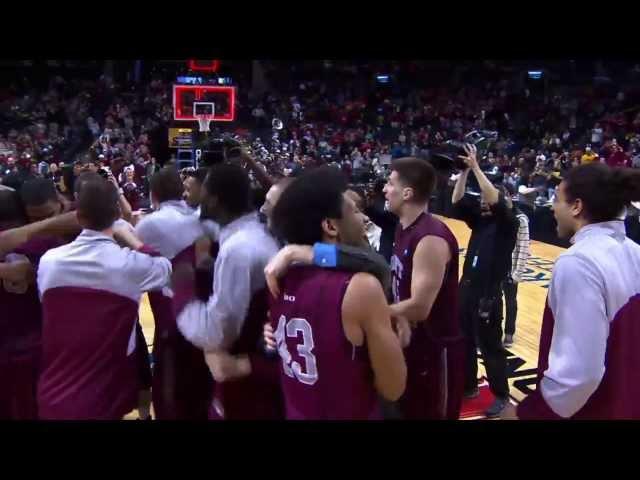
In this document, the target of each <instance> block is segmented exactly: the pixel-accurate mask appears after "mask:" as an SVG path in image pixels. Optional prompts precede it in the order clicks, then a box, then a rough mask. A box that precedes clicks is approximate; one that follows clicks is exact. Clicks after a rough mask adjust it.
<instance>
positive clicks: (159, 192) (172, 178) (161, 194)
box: [149, 167, 184, 203]
mask: <svg viewBox="0 0 640 480" xmlns="http://www.w3.org/2000/svg"><path fill="white" fill-rule="evenodd" d="M149 189H150V190H151V193H152V194H153V198H154V199H155V200H156V201H157V202H159V203H162V202H167V201H169V200H182V194H183V192H184V186H183V185H182V179H181V178H180V174H179V173H178V171H177V170H176V169H175V168H171V167H165V168H163V169H161V170H160V171H159V172H158V173H156V174H154V175H153V176H152V177H151V181H150V182H149Z"/></svg>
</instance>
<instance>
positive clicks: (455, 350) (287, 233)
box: [0, 149, 637, 420]
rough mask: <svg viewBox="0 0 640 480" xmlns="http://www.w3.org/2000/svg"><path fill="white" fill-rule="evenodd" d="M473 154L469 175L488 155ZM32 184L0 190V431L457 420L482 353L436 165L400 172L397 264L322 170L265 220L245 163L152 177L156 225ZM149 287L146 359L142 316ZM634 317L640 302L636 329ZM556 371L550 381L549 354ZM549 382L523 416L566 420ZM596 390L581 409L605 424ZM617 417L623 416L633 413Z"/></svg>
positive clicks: (292, 187)
mask: <svg viewBox="0 0 640 480" xmlns="http://www.w3.org/2000/svg"><path fill="white" fill-rule="evenodd" d="M464 161H465V162H466V163H467V165H468V166H470V167H473V165H475V163H476V161H475V151H473V150H471V149H469V150H467V156H466V157H464ZM625 181H627V180H625ZM29 182H34V181H33V180H32V181H28V182H26V183H25V185H23V187H22V189H21V191H20V192H19V193H18V192H16V191H13V190H11V189H3V190H0V229H1V230H2V233H0V256H2V257H3V259H4V261H3V262H2V263H0V275H1V277H2V280H3V286H2V288H0V301H1V302H2V309H3V312H4V313H3V314H2V322H0V328H2V332H3V333H2V337H1V338H0V342H1V343H0V348H1V350H0V352H2V354H3V358H2V359H1V362H2V363H1V364H0V367H1V368H0V378H1V380H0V381H1V382H2V384H3V386H7V388H2V389H0V417H1V418H14V419H30V418H31V419H33V418H39V419H52V420H62V419H77V420H80V419H102V420H119V419H122V418H123V417H124V416H126V415H127V414H128V413H129V412H131V411H132V410H135V409H138V410H139V411H140V412H141V417H142V418H147V417H148V416H149V413H148V412H149V406H150V402H151V403H152V404H153V411H154V415H155V418H156V419H160V420H198V419H220V420H252V419H292V420H294V419H295V420H330V419H355V420H369V419H384V418H403V419H457V418H459V414H460V409H461V405H462V399H463V395H464V394H465V387H467V389H468V383H469V379H468V378H465V373H466V370H467V368H466V367H465V365H466V361H465V356H466V355H468V354H469V345H470V343H469V341H468V339H466V338H465V335H464V333H463V329H462V328H461V320H460V318H461V312H459V311H458V309H459V307H458V304H459V299H458V290H459V285H458V271H459V268H458V252H459V250H458V243H457V241H456V238H455V237H454V235H453V234H452V232H451V231H450V230H449V228H448V227H447V226H446V225H445V224H444V223H443V222H442V221H441V220H439V219H438V218H436V217H434V216H433V215H431V214H430V213H429V209H428V206H429V199H430V197H431V194H432V192H433V190H434V187H435V184H436V174H435V171H434V169H433V167H432V166H431V165H430V164H429V163H428V162H426V161H424V160H421V159H417V158H413V157H408V158H400V159H396V160H394V162H393V163H392V168H391V174H390V176H389V178H388V181H387V184H386V186H385V187H384V193H385V196H386V200H387V202H388V209H389V211H391V212H392V213H394V214H395V215H397V217H398V219H399V225H398V227H397V230H396V234H395V241H394V246H393V255H392V258H391V265H390V267H389V266H388V265H387V263H386V261H385V260H384V259H383V258H382V257H380V256H379V255H378V254H377V253H376V252H375V251H374V250H373V249H372V247H371V246H370V244H369V239H368V237H367V230H366V228H365V226H366V224H367V222H368V219H367V218H366V216H365V214H364V213H363V211H362V208H361V207H360V205H361V202H362V198H361V196H360V194H359V193H358V192H357V191H356V190H353V189H350V187H349V185H348V184H347V181H346V179H345V177H344V176H343V174H342V173H341V172H340V171H339V170H336V169H333V168H332V167H329V166H326V167H318V168H314V169H310V170H308V171H305V172H303V173H302V174H301V175H300V176H299V177H296V178H294V179H291V178H284V179H281V180H279V181H273V180H272V179H267V182H268V183H267V184H266V186H267V187H269V190H268V193H267V196H266V201H265V203H264V205H263V207H262V208H261V209H260V211H259V212H258V211H255V210H254V208H253V205H252V192H251V183H250V178H249V175H248V174H247V172H246V170H245V169H244V168H243V167H242V166H240V165H237V164H232V163H224V164H216V165H214V166H212V167H211V168H209V169H208V170H204V169H200V170H198V171H197V172H195V173H194V174H193V175H191V176H189V177H188V178H187V179H183V178H181V176H180V174H179V173H178V171H177V170H176V169H175V168H171V167H166V168H164V169H162V170H161V171H160V172H158V173H156V174H155V175H154V176H153V177H152V178H151V180H150V192H151V202H152V205H153V212H152V213H150V214H148V215H146V216H144V217H143V218H142V219H140V220H139V221H138V222H137V223H136V224H135V226H133V225H132V224H131V223H129V222H128V221H127V219H126V218H122V217H123V208H122V207H121V205H122V200H121V192H120V193H119V192H118V190H117V188H115V187H114V185H113V184H112V183H111V182H109V181H108V180H106V179H105V178H103V177H102V176H100V175H98V174H96V173H91V172H88V173H83V174H82V175H81V176H80V177H78V179H77V181H76V184H75V201H74V202H73V204H72V205H67V206H66V207H65V206H63V205H61V204H60V202H59V199H58V197H57V195H56V192H55V189H53V186H52V185H51V184H47V185H45V183H46V182H45V183H43V182H40V183H37V184H33V185H30V184H29ZM38 182H39V181H38ZM628 182H630V181H628ZM629 185H630V183H629ZM634 185H635V184H634ZM481 186H482V185H481ZM634 188H635V187H634ZM628 190H629V191H631V187H629V188H628ZM630 195H637V192H636V191H635V190H634V191H633V193H630ZM634 198H635V197H634ZM626 200H627V199H626V198H621V201H626ZM482 201H483V205H484V204H485V203H486V204H487V206H486V209H487V211H489V210H491V209H497V208H498V207H496V205H497V204H498V203H499V202H504V198H503V196H502V195H499V193H498V191H497V190H495V189H493V187H492V186H490V185H489V184H488V182H487V186H486V191H485V190H483V199H482ZM587 206H588V205H587ZM65 210H68V211H67V212H65ZM567 215H568V216H569V215H571V214H569V213H567ZM576 215H577V214H576ZM129 218H130V217H129ZM567 218H568V217H567ZM610 248H614V247H610ZM624 249H625V250H624V251H625V252H626V254H627V255H628V256H630V258H631V257H633V255H636V254H637V252H636V250H635V247H630V246H629V245H628V244H626V243H625V244H624ZM633 258H635V257H633ZM634 261H636V263H637V259H636V260H634ZM627 280H628V281H631V279H627ZM585 288H586V287H585ZM553 292H554V290H553V287H552V291H551V292H550V293H551V294H553ZM145 293H148V298H149V303H150V306H151V310H152V313H153V319H154V323H155V330H154V338H153V366H151V364H150V359H149V355H148V352H147V348H146V342H145V339H144V335H143V334H142V329H141V328H140V325H139V318H138V315H139V311H140V301H141V298H142V295H143V294H145ZM636 298H637V296H636ZM551 300H552V303H551V307H552V308H555V305H556V304H557V302H558V300H556V299H555V298H553V297H552V298H551ZM616 305H617V306H618V307H620V308H622V306H621V305H624V302H622V303H620V302H618V303H617V304H616ZM635 311H637V302H636V303H634V304H633V305H632V307H627V308H626V310H625V312H626V313H625V315H626V316H625V318H626V321H627V322H628V321H630V320H631V318H632V317H633V312H635ZM562 314H563V313H562V312H556V318H555V321H556V324H559V322H561V315H562ZM551 328H553V327H551ZM629 328H631V327H629ZM544 333H545V332H543V334H544ZM560 333H562V332H560ZM546 335H547V336H548V335H551V333H550V332H546ZM554 335H555V333H554ZM545 338H547V337H545ZM556 338H557V337H556ZM547 340H548V338H547ZM472 341H473V342H475V339H473V340H472ZM545 341H546V340H545ZM558 342H559V341H557V342H556V343H558ZM605 343H606V337H605ZM472 345H475V343H473V344H472ZM562 347H563V345H559V344H553V343H551V345H550V347H549V345H546V347H545V348H547V355H548V353H549V352H548V350H549V348H551V351H552V352H555V353H556V355H557V354H559V353H558V352H559V351H560V350H559V349H560V348H562ZM585 348H586V347H585ZM472 349H473V350H475V347H472ZM554 349H555V350H554ZM625 352H626V353H625V355H627V357H628V355H631V356H632V357H628V358H630V359H631V360H630V361H631V362H632V363H633V362H635V359H636V358H637V354H634V353H633V352H632V351H631V350H629V351H628V352H627V351H626V350H625ZM473 353H475V352H473ZM601 353H602V352H601ZM564 354H566V352H563V355H564ZM602 354H603V355H604V353H602ZM569 355H570V354H569ZM564 358H567V357H564ZM616 358H617V357H616ZM621 358H622V357H621ZM474 361H475V358H474ZM544 361H545V362H547V363H548V364H549V365H551V368H550V370H553V368H557V367H554V365H552V364H553V361H554V357H553V355H552V356H550V357H549V358H548V359H545V360H544ZM612 365H613V366H614V367H615V368H618V369H619V370H616V371H612V372H609V371H607V372H604V371H603V372H602V375H601V376H600V379H602V378H603V376H604V381H605V382H606V389H608V390H606V391H604V392H601V393H600V395H599V397H598V398H597V399H596V400H595V402H598V401H600V402H601V403H602V401H603V400H602V398H604V399H605V400H607V401H609V403H607V402H604V403H605V407H604V408H605V409H606V408H610V407H608V406H606V405H609V404H610V400H611V398H610V396H611V395H619V394H620V393H619V390H617V389H616V385H618V383H616V381H617V379H619V378H622V379H624V378H625V377H624V376H623V375H622V374H621V372H622V368H623V364H622V363H612ZM634 365H637V364H634ZM594 368H595V367H594ZM546 371H547V366H545V368H543V369H542V370H541V371H540V375H541V379H542V387H543V389H541V391H540V392H536V394H537V397H536V398H533V396H532V398H530V399H528V402H527V401H525V409H524V410H522V414H529V415H530V416H531V415H533V414H532V413H531V412H532V411H539V412H543V413H544V412H546V411H545V410H544V408H546V409H547V410H549V409H550V407H549V406H548V405H551V410H553V411H555V412H556V413H558V411H557V409H556V408H554V406H555V405H557V403H554V402H557V401H558V398H560V401H562V398H561V397H562V395H563V392H562V391H561V390H562V388H565V389H566V388H568V387H566V385H569V384H570V383H571V378H570V377H571V375H572V374H575V369H574V370H573V371H572V372H568V373H567V372H565V371H560V374H558V375H556V376H555V377H554V378H552V379H551V380H549V379H548V378H547V377H544V374H545V372H546ZM562 375H564V378H563V379H561V377H562ZM474 376H475V373H474ZM612 377H613V378H614V379H612ZM474 380H475V379H474ZM545 380H546V383H545ZM553 382H555V383H553ZM474 383H475V382H474ZM465 384H467V385H465ZM598 384H599V383H598ZM598 384H596V385H595V388H598ZM472 387H475V385H472ZM545 388H546V390H545ZM594 390H595V389H594ZM549 391H552V392H553V395H555V397H554V396H553V395H549V394H548V392H549ZM149 392H150V398H149ZM591 393H593V391H592V392H591ZM591 393H589V395H591ZM589 395H587V396H586V397H585V398H584V401H583V400H580V401H578V402H577V403H580V402H582V405H584V402H586V403H587V406H590V408H591V410H590V411H591V412H594V413H593V414H594V415H596V416H598V415H602V412H603V410H602V409H600V410H598V408H600V407H599V404H596V406H595V407H594V403H593V401H592V400H593V399H592V398H589ZM607 395H610V396H607ZM635 395H636V393H633V398H636V397H635ZM594 396H597V395H594ZM572 398H575V395H574V396H573V397H572ZM549 399H551V400H549ZM545 401H546V402H547V403H545ZM534 402H535V403H534ZM589 402H591V403H589ZM532 405H535V409H534V407H532ZM617 405H618V406H617V407H616V408H619V411H618V412H616V414H619V415H621V416H623V417H624V416H632V415H634V413H633V412H635V411H636V410H633V412H632V410H629V408H631V409H634V408H637V407H633V406H632V403H629V404H628V405H629V406H627V404H626V403H624V402H623V403H620V402H618V404H617ZM502 409H504V405H503V406H502V407H501V410H502ZM507 410H508V409H507ZM561 410H562V409H561ZM575 412H576V410H575V409H572V408H568V409H564V410H563V411H562V412H561V413H563V414H564V415H561V416H563V417H569V416H571V415H573V414H574V413H575ZM512 413H513V412H512ZM609 413H610V412H609ZM558 414H560V413H558ZM513 415H514V416H515V413H513ZM541 415H543V414H542V413H541ZM533 416H535V415H533ZM543 416H544V415H543Z"/></svg>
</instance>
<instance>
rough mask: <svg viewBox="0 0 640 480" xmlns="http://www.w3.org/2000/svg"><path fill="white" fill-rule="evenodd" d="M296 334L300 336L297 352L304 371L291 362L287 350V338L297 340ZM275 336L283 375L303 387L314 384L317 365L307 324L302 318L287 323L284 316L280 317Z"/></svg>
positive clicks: (296, 363) (293, 361) (298, 364)
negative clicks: (303, 385)
mask: <svg viewBox="0 0 640 480" xmlns="http://www.w3.org/2000/svg"><path fill="white" fill-rule="evenodd" d="M298 333H301V334H302V343H298V344H297V351H298V355H300V357H302V358H303V359H304V364H305V365H304V369H303V368H302V365H300V363H298V362H296V361H295V360H293V358H292V357H291V353H289V349H288V348H287V337H288V338H295V339H297V338H298ZM275 334H276V343H277V345H278V353H279V354H280V357H281V358H282V368H283V369H284V373H285V374H286V375H288V376H289V377H291V378H296V379H297V380H298V381H299V382H302V383H304V384H305V385H313V384H315V383H316V382H317V381H318V365H317V363H316V356H315V355H314V354H313V347H314V343H313V332H312V330H311V325H310V324H309V322H307V321H306V320H305V319H304V318H292V319H291V320H289V321H287V319H286V318H285V316H284V315H280V319H279V320H278V328H277V329H276V332H275Z"/></svg>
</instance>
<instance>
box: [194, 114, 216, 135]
mask: <svg viewBox="0 0 640 480" xmlns="http://www.w3.org/2000/svg"><path fill="white" fill-rule="evenodd" d="M196 120H198V126H199V128H200V131H201V132H209V131H210V129H209V124H210V123H211V120H213V115H196Z"/></svg>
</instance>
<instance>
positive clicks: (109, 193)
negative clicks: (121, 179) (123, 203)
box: [76, 175, 120, 231]
mask: <svg viewBox="0 0 640 480" xmlns="http://www.w3.org/2000/svg"><path fill="white" fill-rule="evenodd" d="M96 177H97V178H96ZM76 206H77V210H78V213H79V214H80V216H81V217H82V219H83V220H84V222H86V224H85V225H84V226H85V227H86V228H89V229H90V230H97V231H101V230H105V229H107V228H109V227H111V226H112V225H113V222H115V221H116V220H117V219H118V217H119V216H120V208H119V206H118V191H117V190H116V187H115V186H114V185H113V184H112V183H110V182H108V181H107V180H105V179H104V178H102V177H100V176H99V175H96V176H95V177H93V178H89V179H88V180H86V181H83V182H82V188H81V189H80V192H79V194H78V201H77V204H76Z"/></svg>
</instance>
